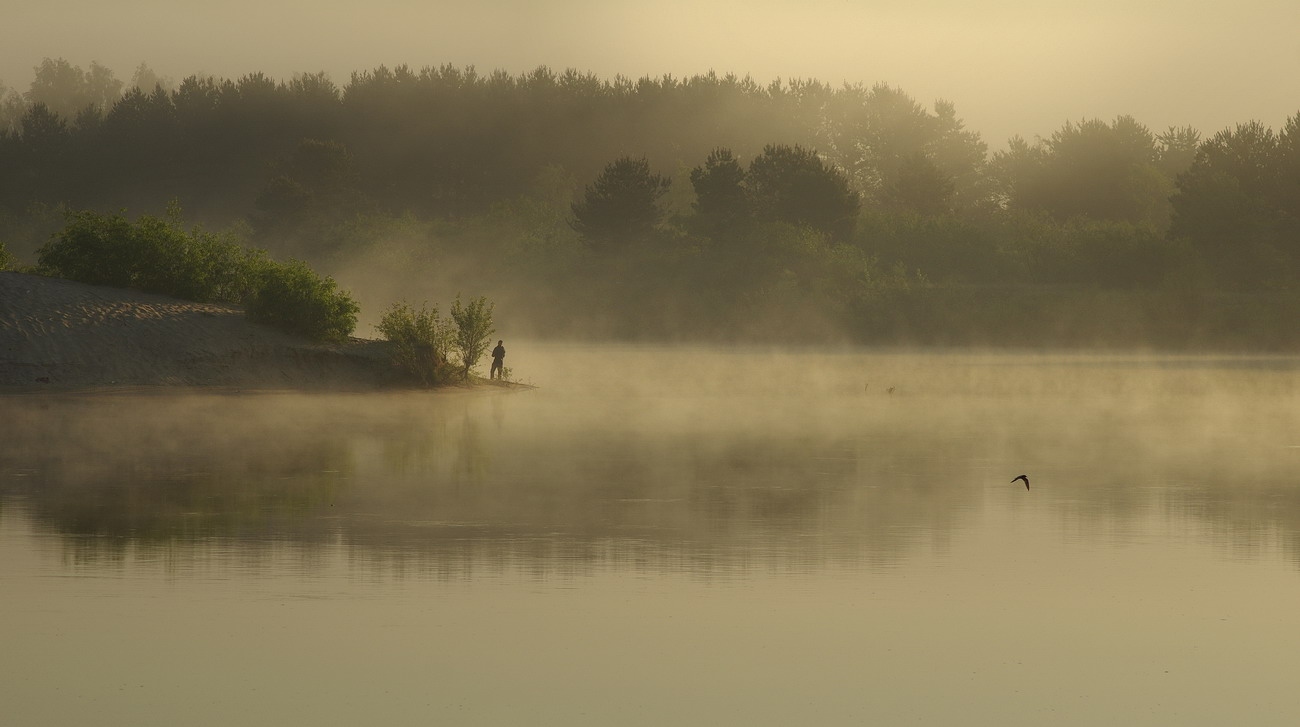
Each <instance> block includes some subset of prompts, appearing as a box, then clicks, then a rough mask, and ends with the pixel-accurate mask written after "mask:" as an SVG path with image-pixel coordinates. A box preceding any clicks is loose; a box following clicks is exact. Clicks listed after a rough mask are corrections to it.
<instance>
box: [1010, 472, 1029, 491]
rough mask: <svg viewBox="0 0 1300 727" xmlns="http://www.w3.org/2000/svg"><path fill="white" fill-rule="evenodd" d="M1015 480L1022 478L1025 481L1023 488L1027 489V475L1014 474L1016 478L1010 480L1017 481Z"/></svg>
mask: <svg viewBox="0 0 1300 727" xmlns="http://www.w3.org/2000/svg"><path fill="white" fill-rule="evenodd" d="M1017 480H1024V481H1025V489H1026V490H1028V489H1029V475H1016V479H1014V480H1012V482H1015V481H1017Z"/></svg>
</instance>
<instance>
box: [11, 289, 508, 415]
mask: <svg viewBox="0 0 1300 727" xmlns="http://www.w3.org/2000/svg"><path fill="white" fill-rule="evenodd" d="M387 345H388V344H387V342H386V341H378V340H370V339H361V338H353V339H351V340H350V341H348V342H346V343H315V342H312V341H308V340H306V339H302V338H298V337H296V336H291V335H289V334H286V333H282V332H280V331H277V330H274V329H272V328H269V327H266V326H263V325H261V324H257V323H253V322H250V321H249V320H247V318H246V317H245V316H244V312H243V310H242V309H241V308H238V307H236V306H228V305H219V304H212V303H194V302H191V301H184V300H178V299H175V298H169V297H166V296H161V295H155V294H151V293H142V292H139V291H135V290H127V289H121V288H109V287H104V286H95V285H86V284H83V283H77V282H73V281H70V280H63V279H59V278H46V277H42V276H39V275H31V274H27V273H16V272H0V393H3V394H14V395H27V394H34V393H44V392H49V393H55V392H60V393H90V392H96V393H113V392H116V391H125V390H130V389H136V390H158V391H159V392H175V391H178V390H185V389H199V390H202V391H204V392H207V393H215V392H241V393H242V392H249V391H259V392H262V391H294V392H321V391H330V392H340V393H343V392H351V391H355V392H381V391H402V390H428V391H445V390H452V391H454V390H457V389H465V390H469V389H477V388H479V387H480V384H479V383H478V382H477V378H478V377H475V376H473V375H471V378H470V382H469V383H468V384H462V383H460V382H457V383H455V384H449V385H446V386H441V387H432V388H430V387H422V386H420V385H418V384H412V382H411V381H410V380H409V379H407V378H405V377H404V376H403V375H402V374H401V372H400V371H399V370H397V369H395V368H394V367H393V365H392V364H391V362H390V361H389V359H388V356H387V353H386V348H387ZM483 383H485V384H486V383H487V382H486V381H484V382H483ZM489 385H490V386H492V387H500V388H504V389H517V388H533V387H530V386H528V385H526V384H514V383H508V384H504V385H502V384H497V383H495V382H493V383H491V384H489Z"/></svg>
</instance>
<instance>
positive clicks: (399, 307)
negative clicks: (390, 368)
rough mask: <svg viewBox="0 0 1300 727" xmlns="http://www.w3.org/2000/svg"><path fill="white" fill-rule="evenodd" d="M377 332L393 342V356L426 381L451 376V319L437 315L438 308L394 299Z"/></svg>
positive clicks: (397, 363) (441, 380) (393, 358)
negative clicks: (399, 301) (413, 304)
mask: <svg viewBox="0 0 1300 727" xmlns="http://www.w3.org/2000/svg"><path fill="white" fill-rule="evenodd" d="M379 333H380V334H381V335H383V337H384V338H385V339H386V340H388V341H390V342H392V344H393V348H392V354H391V355H392V360H393V363H395V364H396V365H397V366H399V367H401V368H402V369H403V370H405V371H407V372H408V373H410V374H412V375H413V376H415V377H417V378H418V379H420V381H421V382H422V383H424V384H425V385H429V384H438V383H442V382H444V381H446V380H447V379H448V378H450V374H451V366H450V364H449V354H450V352H451V345H452V338H453V336H454V334H453V332H452V330H451V322H450V321H447V320H445V319H442V318H439V317H438V309H437V308H433V309H429V308H427V307H425V306H421V307H420V309H419V310H418V311H417V310H415V309H414V308H412V307H411V306H409V305H407V304H406V303H404V302H403V303H394V304H393V305H392V306H391V307H390V308H389V309H388V311H387V312H386V313H384V317H383V318H382V319H380V321H379Z"/></svg>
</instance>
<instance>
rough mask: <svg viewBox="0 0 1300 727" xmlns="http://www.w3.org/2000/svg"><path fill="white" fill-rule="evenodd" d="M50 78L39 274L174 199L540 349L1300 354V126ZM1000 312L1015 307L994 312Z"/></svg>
mask: <svg viewBox="0 0 1300 727" xmlns="http://www.w3.org/2000/svg"><path fill="white" fill-rule="evenodd" d="M37 76H38V78H37V81H36V82H33V84H32V87H31V89H30V90H29V91H28V92H27V93H25V94H17V93H16V92H10V93H9V94H8V96H7V99H8V100H7V101H5V100H4V98H0V102H2V103H0V109H4V110H5V111H4V113H5V114H7V115H3V116H0V128H3V131H0V170H3V171H0V241H8V242H9V247H10V249H11V250H12V251H14V252H15V253H17V254H18V255H19V257H22V255H23V253H24V252H26V251H30V250H33V249H34V248H35V247H36V246H37V245H39V244H40V243H41V241H42V239H43V238H44V236H46V235H48V234H50V233H51V232H52V231H54V230H57V229H60V228H61V226H62V219H61V214H62V212H61V210H63V209H71V210H80V209H100V210H106V209H118V208H122V207H131V208H134V209H146V210H147V209H151V208H156V207H157V206H159V205H161V204H163V203H165V202H166V201H167V200H171V199H180V200H181V201H183V202H184V204H185V207H186V208H187V209H188V210H190V211H191V213H193V214H195V215H196V216H197V217H198V218H200V219H202V220H204V221H205V222H209V223H216V224H221V225H234V227H232V229H235V230H239V231H240V234H243V235H245V236H246V237H248V238H251V239H252V240H253V241H254V242H256V243H257V244H258V245H259V246H260V247H264V248H267V249H269V250H271V251H272V252H273V253H277V254H285V255H294V256H297V257H301V258H303V259H306V260H309V261H311V262H312V263H313V264H317V265H320V266H322V267H324V268H325V269H327V270H331V271H332V272H333V273H335V274H336V275H338V276H339V277H340V279H343V278H345V277H346V275H345V272H344V271H346V270H354V269H355V268H356V266H358V265H362V266H368V267H371V268H374V269H376V270H379V271H383V272H385V273H386V274H387V277H388V280H389V282H390V283H391V284H392V285H395V286H397V287H398V289H399V290H400V291H402V292H404V293H406V292H407V291H409V293H408V294H407V295H406V297H412V298H417V297H419V286H420V285H421V284H424V283H428V281H429V280H430V279H436V280H438V282H439V283H441V284H444V285H455V283H456V280H457V277H458V276H463V275H464V274H465V271H473V274H475V275H480V276H482V277H484V278H485V279H487V280H489V281H491V283H490V284H491V285H495V286H497V287H498V289H499V292H498V293H497V294H496V295H494V298H496V299H497V300H505V299H509V298H516V299H527V300H530V301H536V300H544V301H545V305H532V306H529V310H528V311H527V314H528V315H527V317H528V318H529V322H530V323H532V324H535V325H536V326H537V327H538V328H539V329H540V330H543V331H548V332H569V333H574V334H580V333H581V332H582V331H584V330H587V331H592V330H599V331H600V332H602V333H608V334H611V335H620V336H638V335H648V336H664V335H679V334H680V335H692V336H699V335H714V334H716V333H717V332H718V331H731V332H735V333H737V334H738V335H741V336H746V335H753V336H759V337H782V336H785V335H791V334H798V335H832V334H831V332H832V331H835V332H836V333H835V334H834V335H840V336H845V337H847V338H849V339H850V340H859V341H862V340H916V341H937V342H951V343H968V342H981V341H984V340H988V341H990V342H1010V343H1018V342H1023V341H1021V337H1023V339H1024V341H1032V340H1038V339H1037V338H1036V337H1038V336H1041V335H1042V334H1044V333H1052V332H1056V335H1057V336H1058V337H1059V338H1062V339H1068V338H1070V337H1071V336H1074V337H1077V338H1079V339H1080V342H1085V343H1087V342H1103V343H1104V342H1106V341H1107V340H1109V339H1115V340H1117V341H1119V342H1134V341H1148V340H1153V339H1155V340H1156V342H1157V343H1170V344H1173V343H1176V342H1177V341H1180V340H1184V341H1191V342H1199V343H1215V342H1218V341H1220V340H1227V341H1228V343H1229V344H1234V345H1235V344H1237V343H1241V344H1243V345H1249V344H1251V343H1252V342H1262V343H1263V344H1264V345H1270V346H1278V345H1290V343H1292V342H1293V341H1292V337H1291V336H1290V335H1289V334H1288V333H1286V332H1285V331H1283V330H1282V326H1280V325H1279V324H1278V321H1280V320H1281V316H1282V311H1283V310H1284V308H1285V306H1286V305H1289V304H1290V303H1291V302H1292V298H1293V297H1294V296H1293V295H1292V293H1291V291H1292V287H1293V286H1292V284H1291V281H1292V280H1293V279H1294V275H1295V273H1296V272H1297V270H1298V268H1297V266H1298V265H1300V114H1297V115H1296V116H1293V117H1291V118H1290V119H1288V120H1287V122H1286V124H1285V125H1284V126H1283V128H1282V129H1280V130H1277V131H1275V130H1273V129H1269V128H1266V127H1264V126H1263V125H1262V124H1259V123H1257V122H1246V123H1242V124H1239V125H1237V126H1235V127H1233V128H1229V129H1224V130H1221V131H1218V132H1217V133H1214V134H1213V135H1211V136H1209V137H1208V138H1203V137H1202V135H1201V133H1200V132H1199V131H1198V130H1195V129H1192V128H1189V127H1175V128H1170V129H1167V130H1165V131H1163V132H1153V131H1151V130H1150V129H1148V128H1147V127H1145V126H1143V125H1142V124H1141V123H1140V122H1138V121H1137V120H1136V119H1133V118H1131V117H1127V116H1121V117H1119V118H1116V119H1114V120H1111V121H1103V120H1098V119H1084V120H1080V121H1077V122H1069V123H1066V124H1064V125H1063V126H1062V128H1061V129H1059V130H1057V131H1055V132H1054V133H1052V134H1051V135H1050V136H1048V137H1046V138H1040V139H1036V140H1033V141H1027V140H1024V139H1020V138H1014V139H1011V140H1010V141H1009V143H1008V144H1007V148H1006V149H1004V150H1002V151H998V152H995V153H992V154H990V153H989V151H988V147H987V145H986V144H985V142H984V141H983V140H982V139H981V138H980V136H979V134H978V133H976V132H973V131H970V130H967V129H966V128H965V126H964V124H963V123H962V121H961V120H960V119H959V117H958V116H957V113H956V109H955V108H954V107H953V106H952V104H950V103H947V102H943V101H940V102H937V103H935V104H933V105H932V106H930V107H926V106H923V105H922V104H920V103H918V102H917V101H916V100H914V99H913V98H911V97H910V96H909V95H907V94H906V93H905V92H903V91H902V90H900V89H897V88H893V87H890V86H886V85H875V86H867V85H862V84H846V85H843V86H841V87H832V86H830V85H829V84H825V83H822V82H820V81H816V80H790V81H784V82H782V81H778V82H773V83H771V84H766V85H760V84H758V83H756V82H754V81H753V80H752V79H749V78H741V77H737V76H734V75H718V74H714V73H709V74H703V75H697V76H692V77H689V78H684V79H676V78H673V77H670V76H664V77H660V78H649V77H647V78H642V79H639V80H631V79H626V78H615V79H612V80H607V79H601V78H598V77H596V76H594V75H592V74H589V73H581V72H578V71H574V70H567V71H564V72H556V71H553V70H551V69H548V68H545V67H539V68H537V69H535V70H534V71H532V72H529V73H525V74H521V75H510V74H507V73H504V72H499V71H498V72H493V73H489V74H480V73H478V72H477V71H476V70H475V69H474V68H472V67H470V68H458V67H453V66H441V67H425V68H422V69H419V70H413V69H411V68H409V67H406V66H398V67H396V68H392V69H389V68H387V67H380V68H376V69H374V70H370V71H363V72H358V73H354V74H352V76H351V78H350V80H349V82H348V83H347V84H345V85H343V86H342V87H340V86H337V85H335V84H334V83H333V82H332V81H331V80H330V79H329V78H328V77H326V76H325V75H324V74H302V75H299V76H296V77H295V78H293V79H292V80H290V81H286V82H281V81H276V80H273V79H270V78H268V77H267V76H265V75H263V74H260V73H254V74H249V75H246V76H243V77H241V78H239V79H216V78H210V77H200V76H191V77H188V78H185V79H183V80H182V81H180V82H179V83H178V84H174V85H169V83H168V82H165V79H159V78H158V77H157V76H156V74H152V72H151V71H148V69H147V67H144V66H142V67H141V68H139V69H137V73H136V77H134V78H133V81H136V82H137V83H136V84H135V85H132V86H130V87H129V89H128V90H127V91H126V92H125V93H120V89H118V90H117V91H114V90H113V88H112V84H111V82H108V81H111V78H110V77H108V76H106V74H105V73H104V72H103V70H102V69H97V68H92V69H91V71H84V72H83V71H80V69H77V68H75V67H71V72H69V68H68V67H67V64H66V62H62V63H60V62H54V61H47V62H46V64H44V65H43V66H41V67H39V68H38V69H37ZM106 79H108V80H107V81H106ZM149 80H152V81H153V82H154V83H153V86H152V88H145V87H142V85H140V84H141V83H143V82H148V81H149ZM78 84H80V85H78ZM96 84H98V85H96ZM75 88H80V89H82V90H81V91H80V92H78V93H74V92H72V90H75ZM55 89H62V90H61V92H60V93H55ZM94 89H99V90H98V91H95V90H94ZM114 92H117V93H119V94H120V95H118V96H117V97H116V98H114V97H113V93H114ZM96 94H98V95H96ZM83 103H84V105H83V106H81V107H80V108H75V110H74V106H75V105H76V104H83ZM416 271H419V272H416ZM422 281H423V282H422ZM1007 286H1011V287H1013V288H1015V289H1016V290H1018V291H1020V292H1019V295H1020V298H1019V300H1020V302H1021V303H1022V304H1023V305H1022V306H1021V307H1017V308H1012V307H1009V306H1008V305H1007V304H1006V303H1004V302H1002V301H1000V300H998V299H995V298H993V297H991V296H990V295H989V291H991V290H1001V289H1004V288H1006V287H1007ZM1182 319H1187V320H1185V321H1184V320H1182ZM1188 321H1190V322H1188ZM1115 324H1118V326H1117V325H1115ZM1062 331H1069V333H1062ZM1234 337H1244V338H1243V339H1242V340H1241V341H1237V340H1236V338H1234Z"/></svg>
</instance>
